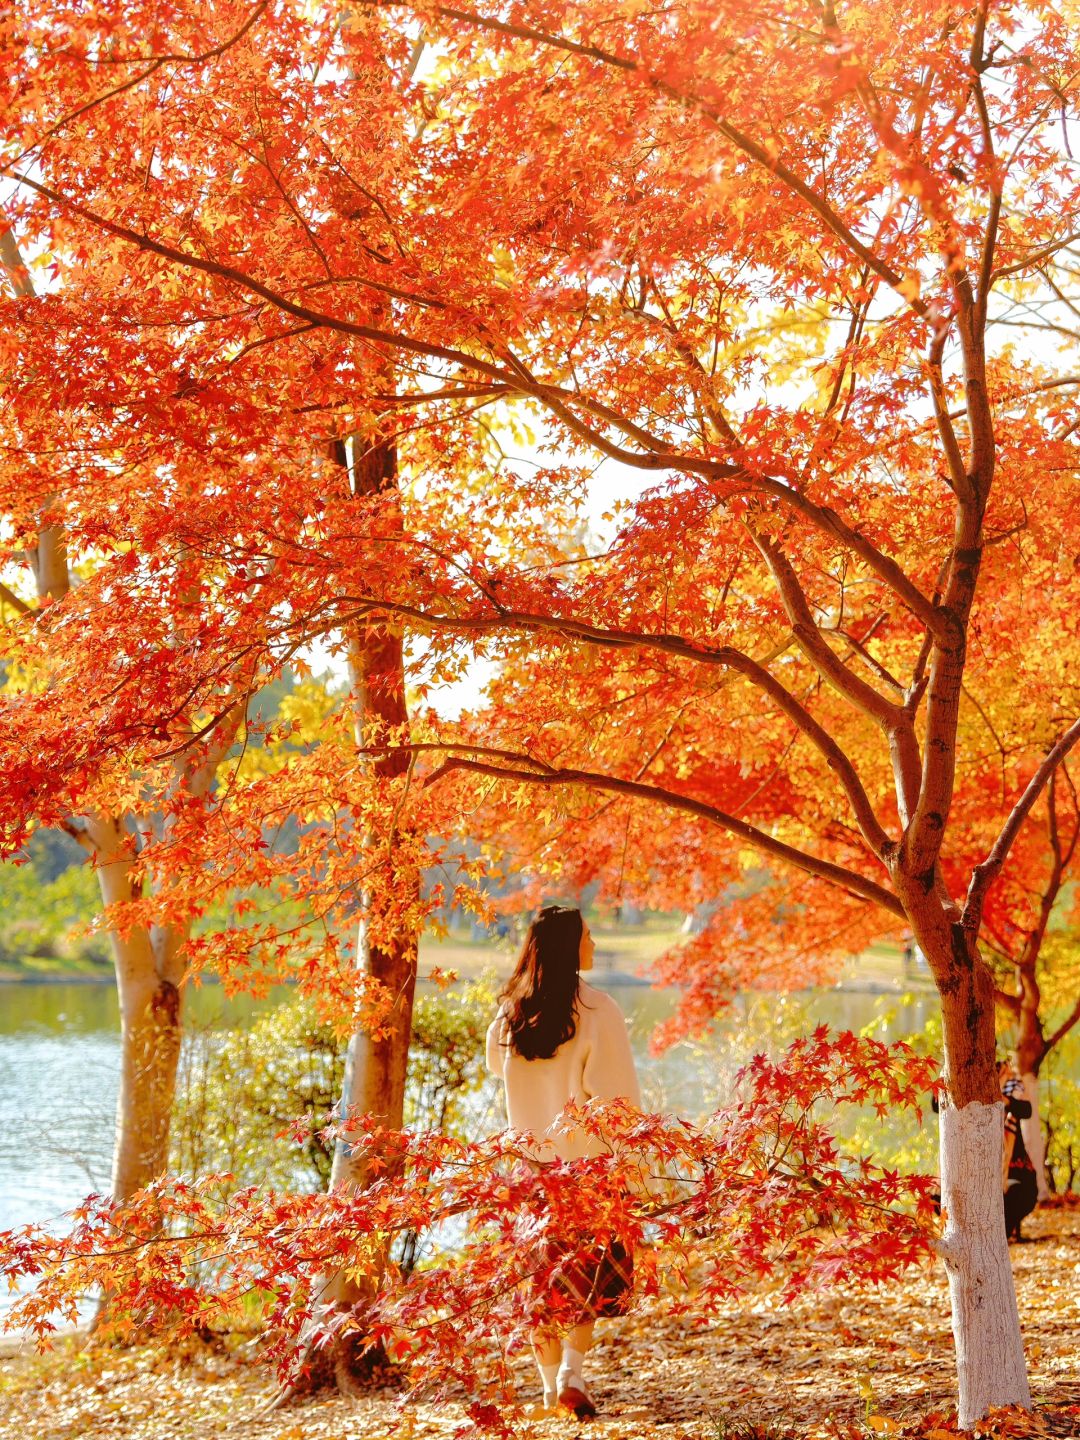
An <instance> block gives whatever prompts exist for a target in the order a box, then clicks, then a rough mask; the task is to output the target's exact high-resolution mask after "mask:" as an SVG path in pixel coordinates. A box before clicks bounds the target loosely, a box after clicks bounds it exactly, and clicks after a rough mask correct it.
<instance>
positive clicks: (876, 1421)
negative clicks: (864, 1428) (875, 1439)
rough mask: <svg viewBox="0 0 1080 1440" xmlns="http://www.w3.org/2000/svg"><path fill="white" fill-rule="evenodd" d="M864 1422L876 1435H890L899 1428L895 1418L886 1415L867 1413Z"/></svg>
mask: <svg viewBox="0 0 1080 1440" xmlns="http://www.w3.org/2000/svg"><path fill="white" fill-rule="evenodd" d="M866 1423H867V1424H868V1425H869V1426H870V1429H871V1430H873V1431H874V1432H875V1433H876V1434H878V1435H891V1434H893V1433H894V1432H895V1431H897V1430H899V1429H900V1426H899V1425H898V1424H897V1422H896V1421H895V1420H890V1419H889V1417H888V1415H868V1416H867V1417H866Z"/></svg>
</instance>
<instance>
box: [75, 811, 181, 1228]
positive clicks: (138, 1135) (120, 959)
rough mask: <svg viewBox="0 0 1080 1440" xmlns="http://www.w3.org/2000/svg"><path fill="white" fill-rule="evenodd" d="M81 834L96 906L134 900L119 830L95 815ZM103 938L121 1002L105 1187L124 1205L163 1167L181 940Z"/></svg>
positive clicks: (114, 932) (145, 935) (139, 928)
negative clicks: (86, 841)
mask: <svg viewBox="0 0 1080 1440" xmlns="http://www.w3.org/2000/svg"><path fill="white" fill-rule="evenodd" d="M87 834H88V836H89V837H90V839H91V840H92V841H93V844H94V849H95V856H96V859H97V874H98V884H99V886H100V889H101V898H102V901H103V903H104V904H105V905H113V904H116V903H117V902H121V901H125V900H132V899H134V898H135V889H134V884H133V878H132V865H133V861H134V855H133V853H132V850H131V848H130V844H129V842H128V837H127V836H126V834H125V833H124V829H123V826H122V825H121V824H120V823H119V822H118V821H116V820H103V819H100V818H96V819H94V820H93V821H91V822H90V823H89V824H88V825H87ZM109 938H110V941H111V943H112V951H113V960H114V963H115V967H116V988H117V995H118V998H119V1001H120V1057H121V1058H120V1090H119V1094H118V1096H117V1101H116V1134H115V1140H114V1144H113V1172H112V1187H111V1189H112V1197H113V1199H114V1200H118V1201H124V1200H128V1199H130V1197H131V1196H132V1195H134V1194H135V1192H136V1191H137V1190H141V1189H143V1188H144V1187H145V1186H146V1185H148V1184H149V1183H150V1181H151V1180H154V1179H156V1177H157V1176H159V1175H161V1174H162V1173H163V1172H164V1171H165V1170H166V1169H167V1167H168V1161H169V1123H170V1120H171V1117H172V1105H173V1097H174V1094H175V1091H176V1071H177V1066H178V1064H179V1061H180V1042H181V1036H182V1016H181V994H180V987H179V984H178V980H179V976H177V975H176V974H175V967H176V964H177V958H176V957H177V951H178V949H179V943H178V942H179V941H180V940H181V939H182V938H183V937H181V936H177V935H171V934H169V935H167V934H166V932H165V931H164V930H160V931H156V932H154V933H151V932H150V931H148V930H147V928H146V927H145V926H143V925H135V926H133V927H132V928H131V930H130V931H128V932H127V933H124V932H122V931H121V930H120V929H118V928H117V927H116V926H113V927H112V928H111V930H110V932H109ZM166 941H167V943H166ZM155 942H157V943H155ZM163 959H166V960H168V961H169V965H168V967H167V968H168V972H169V973H163V970H164V968H165V967H163V966H162V963H161V962H162V960H163Z"/></svg>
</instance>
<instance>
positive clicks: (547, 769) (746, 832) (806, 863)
mask: <svg viewBox="0 0 1080 1440" xmlns="http://www.w3.org/2000/svg"><path fill="white" fill-rule="evenodd" d="M369 750H370V753H382V752H385V751H387V750H396V751H402V752H404V751H409V750H415V751H417V752H422V751H429V752H430V751H441V752H443V753H449V758H448V759H447V760H445V761H444V762H443V764H442V765H440V766H439V767H438V768H437V769H436V770H434V771H433V772H432V773H431V774H430V775H429V776H428V777H427V778H426V779H425V781H424V784H425V786H427V785H432V784H434V783H435V782H436V781H437V780H439V779H440V778H441V777H442V776H443V775H446V774H448V773H450V772H451V771H454V770H469V771H473V772H475V773H476V774H479V775H490V776H493V777H494V778H495V779H500V780H514V781H519V782H523V783H525V784H529V785H541V786H562V785H576V786H580V787H581V788H583V789H587V790H600V791H603V792H605V793H607V794H613V795H625V796H626V797H627V798H629V799H633V800H647V801H650V802H652V803H654V804H660V805H663V806H665V807H666V808H668V809H673V810H681V811H684V812H686V813H687V814H690V815H696V816H698V817H699V818H700V819H702V820H706V821H708V822H709V823H710V824H712V825H716V826H717V827H718V828H719V829H721V830H725V831H726V832H727V833H728V834H730V835H734V836H735V837H736V838H737V839H739V840H742V841H743V842H744V843H745V844H747V845H751V846H753V847H754V849H756V850H759V851H760V852H761V853H762V854H764V855H768V856H769V857H770V858H771V859H774V860H780V861H782V862H783V863H784V864H787V865H794V866H796V867H797V868H798V869H800V870H803V871H805V872H806V873H807V874H808V875H814V876H816V877H817V878H818V879H819V880H826V881H828V882H829V883H830V884H832V885H837V886H839V887H840V888H841V889H843V890H846V891H848V892H849V893H851V894H853V895H857V896H858V897H859V898H860V899H862V900H870V901H872V902H873V903H874V904H875V905H880V906H881V907H882V908H883V909H885V910H887V911H889V913H890V914H892V915H895V916H897V917H898V918H900V919H905V918H906V912H905V910H904V907H903V906H902V905H901V904H900V901H899V900H898V899H897V898H896V896H895V895H893V894H891V893H890V891H888V890H886V889H885V887H884V886H882V885H878V884H877V883H876V882H875V881H873V880H869V879H867V878H866V877H865V876H863V875H859V874H858V873H857V872H856V871H854V870H848V869H846V868H845V867H844V866H843V865H835V864H833V862H832V861H830V860H823V859H820V858H819V857H818V856H816V855H810V854H808V853H807V852H806V851H803V850H799V849H797V848H796V847H795V846H794V845H787V844H785V842H784V841H782V840H777V839H776V838H775V837H774V836H772V835H769V834H768V833H767V832H766V831H764V830H759V829H758V828H757V827H756V826H755V825H749V824H747V822H746V821H745V820H740V819H738V818H737V817H736V816H734V815H729V814H728V813H727V812H726V811H724V810H720V809H718V808H717V806H715V805H709V804H707V803H706V802H705V801H702V800H695V799H693V798H692V797H691V796H689V795H680V794H679V793H678V792H677V791H675V790H668V789H666V788H664V787H662V786H659V785H645V784H643V783H642V782H641V781H637V780H622V779H619V778H618V777H616V776H614V775H601V774H597V773H596V772H594V771H590V770H576V769H563V768H557V767H556V766H554V765H549V764H548V763H547V762H546V761H544V760H537V759H535V758H534V757H533V756H531V755H524V754H520V753H517V752H514V751H511V750H498V749H494V748H492V747H488V746H469V745H455V744H453V743H452V742H435V741H430V742H425V741H419V742H417V743H416V744H415V745H405V746H373V747H369ZM481 757H482V758H481ZM496 760H498V761H500V762H502V763H499V764H496V763H495V761H496Z"/></svg>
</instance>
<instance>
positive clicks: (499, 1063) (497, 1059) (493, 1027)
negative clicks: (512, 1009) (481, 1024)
mask: <svg viewBox="0 0 1080 1440" xmlns="http://www.w3.org/2000/svg"><path fill="white" fill-rule="evenodd" d="M505 1019H506V1017H505V1015H504V1014H503V1012H502V1011H501V1010H500V1011H499V1013H498V1014H497V1015H496V1016H495V1019H494V1020H493V1021H492V1022H491V1024H490V1025H489V1026H488V1032H487V1068H488V1069H489V1070H490V1071H491V1073H492V1075H497V1076H498V1078H499V1079H500V1080H501V1079H502V1078H503V1067H504V1065H505V1063H506V1047H505V1046H504V1045H503V1043H502V1040H503V1034H502V1029H503V1022H504V1021H505Z"/></svg>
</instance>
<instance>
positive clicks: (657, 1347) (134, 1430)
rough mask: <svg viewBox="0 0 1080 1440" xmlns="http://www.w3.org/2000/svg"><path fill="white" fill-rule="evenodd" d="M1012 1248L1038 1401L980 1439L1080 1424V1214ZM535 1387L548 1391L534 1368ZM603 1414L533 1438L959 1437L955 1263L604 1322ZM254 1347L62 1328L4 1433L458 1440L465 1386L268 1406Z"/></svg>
mask: <svg viewBox="0 0 1080 1440" xmlns="http://www.w3.org/2000/svg"><path fill="white" fill-rule="evenodd" d="M1027 1229H1028V1232H1029V1234H1030V1237H1031V1239H1030V1242H1029V1243H1027V1244H1024V1245H1019V1246H1015V1247H1013V1249H1012V1258H1013V1266H1014V1270H1015V1273H1016V1282H1017V1293H1018V1298H1019V1302H1020V1313H1021V1319H1022V1321H1023V1325H1024V1335H1025V1341H1026V1346H1027V1354H1028V1360H1029V1365H1030V1374H1031V1382H1032V1393H1033V1396H1034V1398H1035V1401H1036V1403H1037V1405H1038V1407H1039V1408H1038V1410H1037V1411H1036V1413H1034V1414H1027V1413H1025V1412H1022V1411H1008V1410H1003V1411H997V1412H995V1413H994V1414H993V1415H991V1416H990V1417H989V1418H988V1420H987V1421H985V1422H983V1424H982V1425H980V1427H979V1428H978V1429H977V1430H976V1432H975V1435H976V1437H977V1440H991V1437H993V1440H1027V1437H1031V1440H1056V1437H1063V1440H1064V1437H1076V1436H1080V1376H1078V1374H1077V1365H1076V1356H1077V1353H1078V1351H1080V1323H1078V1322H1080V1211H1078V1210H1076V1209H1071V1208H1057V1209H1049V1210H1040V1211H1039V1212H1038V1213H1037V1214H1035V1215H1034V1216H1032V1217H1031V1219H1030V1220H1029V1221H1028V1222H1027ZM519 1375H520V1391H519V1394H520V1399H521V1401H522V1403H523V1404H528V1403H530V1402H531V1401H532V1400H533V1398H534V1390H535V1380H534V1377H533V1374H532V1372H531V1367H530V1366H529V1364H528V1363H527V1362H526V1361H525V1360H522V1362H521V1364H520V1369H519ZM589 1375H590V1383H591V1387H592V1389H593V1392H594V1394H595V1396H596V1399H597V1402H598V1404H599V1406H600V1416H599V1417H598V1419H597V1420H595V1421H594V1422H592V1423H591V1424H590V1425H588V1426H587V1427H583V1426H580V1425H578V1424H577V1423H576V1422H574V1421H573V1420H572V1419H570V1418H569V1417H566V1418H560V1417H556V1418H552V1419H544V1420H539V1421H524V1422H522V1427H521V1428H522V1433H523V1434H524V1435H527V1436H532V1437H535V1440H564V1437H570V1436H576V1435H578V1434H586V1433H587V1434H589V1435H591V1436H594V1437H595V1440H870V1437H874V1436H887V1437H896V1440H955V1436H956V1434H957V1431H956V1427H955V1416H954V1413H953V1404H954V1393H953V1353H952V1335H951V1332H950V1329H949V1311H948V1290H947V1284H946V1280H945V1274H944V1270H943V1268H942V1267H941V1266H935V1267H934V1268H933V1269H932V1270H929V1271H927V1272H925V1273H924V1274H914V1273H913V1274H909V1276H908V1277H907V1278H906V1279H905V1280H904V1281H903V1282H902V1283H900V1284H898V1285H894V1286H891V1287H890V1288H888V1289H883V1290H880V1291H876V1292H869V1293H867V1294H863V1295H860V1294H856V1293H849V1294H832V1295H827V1296H818V1297H815V1298H813V1299H811V1298H807V1299H805V1300H802V1301H800V1302H799V1303H797V1304H794V1305H790V1306H787V1307H785V1306H783V1304H782V1303H781V1301H780V1300H779V1298H778V1297H777V1296H775V1295H761V1296H758V1297H756V1298H754V1299H751V1300H746V1301H744V1302H743V1303H741V1304H732V1305H730V1306H728V1307H726V1308H725V1309H724V1310H723V1311H722V1312H721V1313H720V1314H719V1315H718V1316H717V1317H716V1318H714V1319H710V1321H709V1322H708V1323H707V1324H703V1325H698V1324H693V1323H688V1322H687V1321H686V1320H685V1319H681V1318H678V1317H676V1316H672V1315H670V1314H668V1313H666V1312H665V1310H664V1309H663V1308H659V1309H658V1308H657V1307H653V1308H651V1309H648V1310H644V1309H643V1310H639V1311H637V1312H636V1313H634V1314H632V1315H629V1316H626V1317H624V1318H623V1319H622V1320H618V1321H610V1322H608V1323H607V1324H606V1325H604V1326H602V1327H601V1334H600V1341H599V1344H598V1345H597V1348H596V1349H595V1351H594V1352H593V1354H592V1356H590V1360H589ZM272 1394H273V1385H272V1381H271V1377H269V1376H268V1375H267V1373H266V1371H265V1370H264V1369H262V1368H261V1367H259V1366H258V1365H256V1364H255V1363H254V1362H253V1359H252V1357H251V1352H250V1347H246V1346H241V1347H239V1348H238V1349H234V1350H231V1351H230V1350H228V1349H226V1348H224V1347H221V1346H217V1347H215V1346H205V1347H193V1348H188V1349H185V1350H184V1351H182V1352H169V1351H163V1350H161V1349H160V1348H157V1349H149V1348H148V1349H144V1350H138V1349H136V1350H129V1351H111V1350H98V1349H94V1348H86V1347H83V1348H79V1346H78V1345H77V1344H75V1343H74V1342H63V1343H62V1344H61V1345H60V1346H58V1348H57V1350H56V1351H55V1352H54V1353H53V1354H51V1355H47V1356H43V1357H39V1356H34V1355H31V1354H17V1355H11V1356H8V1357H7V1358H5V1359H4V1360H2V1361H0V1434H3V1435H4V1436H12V1437H18V1440H76V1437H80V1440H81V1437H83V1436H92V1437H94V1440H98V1437H101V1440H195V1437H199V1440H203V1437H206V1436H214V1437H221V1440H230V1437H237V1440H238V1437H241V1436H243V1437H244V1440H388V1437H397V1440H451V1437H453V1436H454V1435H455V1433H458V1432H460V1431H461V1429H462V1426H463V1425H464V1424H465V1415H464V1408H463V1404H462V1403H461V1402H462V1401H463V1400H464V1399H465V1398H466V1397H460V1399H458V1400H455V1401H452V1402H450V1403H447V1404H439V1405H436V1404H431V1403H427V1402H424V1401H416V1402H409V1403H407V1404H406V1405H404V1406H402V1405H401V1403H400V1397H398V1396H397V1395H395V1394H394V1393H392V1392H383V1393H380V1394H372V1395H365V1396H363V1397H360V1398H357V1399H345V1398H342V1397H340V1396H333V1397H323V1398H320V1399H315V1400H311V1401H308V1402H307V1403H302V1404H300V1403H298V1404H294V1405H292V1406H291V1407H290V1408H289V1409H287V1410H284V1411H280V1412H276V1413H273V1414H266V1413H264V1412H265V1406H266V1404H267V1402H268V1400H269V1399H270V1397H271V1396H272Z"/></svg>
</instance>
